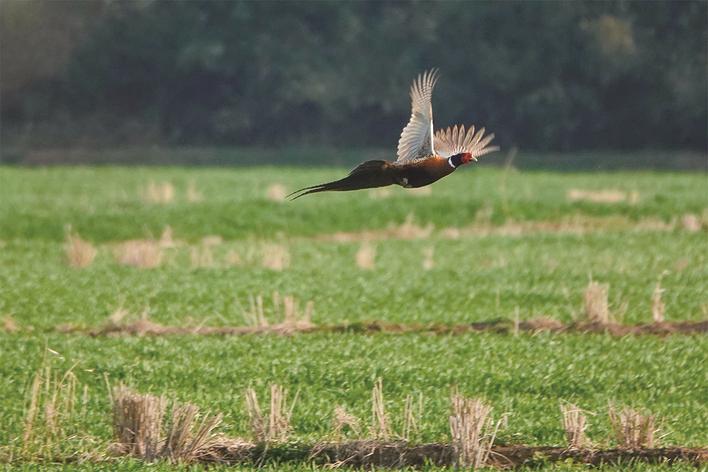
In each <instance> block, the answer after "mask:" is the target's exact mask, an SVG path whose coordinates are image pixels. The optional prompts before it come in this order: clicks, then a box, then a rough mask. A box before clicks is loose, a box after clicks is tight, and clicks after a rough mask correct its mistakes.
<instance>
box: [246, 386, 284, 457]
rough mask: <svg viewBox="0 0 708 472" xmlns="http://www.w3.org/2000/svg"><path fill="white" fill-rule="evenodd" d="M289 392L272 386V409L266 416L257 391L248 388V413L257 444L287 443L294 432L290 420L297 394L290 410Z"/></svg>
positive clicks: (280, 387) (270, 408)
mask: <svg viewBox="0 0 708 472" xmlns="http://www.w3.org/2000/svg"><path fill="white" fill-rule="evenodd" d="M287 396H288V391H287V390H286V389H284V388H283V387H282V386H280V385H277V384H272V385H271V386H270V407H269V409H268V413H267V414H265V413H264V412H263V410H262V409H261V407H260V405H259V403H258V397H257V395H256V391H255V390H254V389H253V388H250V387H249V388H247V389H246V391H245V398H246V411H247V412H248V417H249V419H250V425H251V434H252V435H253V439H254V441H255V442H257V443H261V444H266V443H272V442H285V441H287V439H288V435H289V434H290V431H291V430H292V427H291V424H290V420H291V418H292V414H293V408H294V406H295V403H296V402H297V394H295V398H294V399H293V402H292V403H291V404H290V407H289V408H288V402H287Z"/></svg>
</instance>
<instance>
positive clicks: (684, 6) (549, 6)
mask: <svg viewBox="0 0 708 472" xmlns="http://www.w3.org/2000/svg"><path fill="white" fill-rule="evenodd" d="M2 8H3V15H2V20H0V21H2V32H0V34H1V35H2V38H0V39H2V43H1V44H0V48H1V52H2V71H0V77H2V78H3V80H2V81H1V82H2V90H1V92H2V105H1V106H2V110H1V111H2V118H3V119H2V133H3V139H6V140H12V139H13V137H17V136H24V137H25V139H26V141H27V143H28V144H29V145H31V144H36V143H47V144H61V143H68V144H70V143H72V142H81V141H82V140H84V141H87V142H96V143H98V144H120V143H126V142H136V143H138V142H154V143H160V144H174V145H185V144H187V145H258V146H280V145H293V144H297V145H327V146H342V147H344V146H346V147H373V146H387V147H395V144H396V142H397V139H398V135H399V133H400V130H401V128H402V127H403V125H404V124H405V122H406V121H407V119H408V115H409V113H410V108H409V107H410V102H409V97H408V88H409V86H410V83H411V81H412V79H413V78H414V77H415V76H416V75H417V74H418V73H419V72H421V71H422V70H424V69H427V68H430V67H438V68H440V71H441V80H440V81H439V83H438V87H437V89H436V93H435V94H434V97H433V106H434V111H435V122H436V126H438V127H442V126H447V125H451V124H454V123H465V124H470V123H474V124H479V125H484V126H486V127H487V128H488V129H490V130H493V131H494V132H495V133H496V134H497V136H498V141H499V143H500V144H501V145H503V146H506V147H509V146H520V147H523V148H526V149H535V150H554V151H569V150H594V149H633V150H636V149H647V148H681V149H694V150H705V149H706V139H707V138H706V136H707V133H706V130H707V120H708V118H707V111H706V108H707V103H708V96H707V94H708V86H707V82H706V81H707V78H706V72H707V64H706V57H707V54H708V50H707V45H708V30H707V27H706V17H707V15H708V3H706V2H704V1H677V2H674V1H654V2H643V1H613V2H580V1H578V2H567V1H546V2H491V1H489V2H487V1H356V2H355V1H345V2H335V1H260V2H256V1H219V0H214V1H196V0H191V1H166V0H152V1H147V0H139V1H121V2H103V1H95V2H81V1H66V0H57V1H51V2H50V1H41V0H32V1H30V0H28V1H19V0H6V1H3V2H2ZM33 139H34V140H36V142H35V143H33V142H32V140H33Z"/></svg>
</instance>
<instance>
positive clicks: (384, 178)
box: [288, 69, 499, 200]
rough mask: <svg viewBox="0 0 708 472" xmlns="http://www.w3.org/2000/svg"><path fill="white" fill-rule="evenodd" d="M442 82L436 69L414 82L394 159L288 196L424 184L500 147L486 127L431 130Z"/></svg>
mask: <svg viewBox="0 0 708 472" xmlns="http://www.w3.org/2000/svg"><path fill="white" fill-rule="evenodd" d="M437 81H438V71H437V69H432V70H429V71H427V72H424V73H422V74H420V75H419V76H418V78H417V79H416V80H414V81H413V85H412V86H411V107H412V109H413V110H412V112H411V118H410V120H409V121H408V124H407V125H406V127H405V128H403V131H402V132H401V138H400V139H399V140H398V152H397V159H396V161H395V162H389V161H383V160H374V161H366V162H364V163H362V164H359V165H358V166H357V167H356V168H355V169H354V170H352V171H351V172H350V173H349V175H347V176H346V177H344V178H343V179H340V180H335V181H334V182H327V183H325V184H319V185H313V186H312V187H305V188H301V189H300V190H297V191H296V192H293V193H291V194H290V195H288V196H289V197H292V199H293V200H294V199H296V198H300V197H302V196H303V195H307V194H310V193H317V192H327V191H346V190H360V189H364V188H374V187H386V186H388V185H394V184H396V185H400V186H401V187H406V188H415V187H423V186H425V185H429V184H432V183H433V182H435V181H437V180H440V179H442V178H443V177H445V176H446V175H449V174H452V173H453V172H454V171H455V169H457V168H458V167H459V166H461V165H464V164H467V163H469V162H471V161H476V160H477V158H478V157H480V156H483V155H485V154H488V153H490V152H494V151H498V150H499V147H498V146H489V143H490V142H491V141H492V139H494V134H489V135H487V136H484V128H482V129H480V130H479V131H477V132H475V128H474V126H471V127H470V128H469V129H468V130H466V131H465V127H464V125H461V126H457V125H456V126H453V127H450V128H447V129H444V130H438V131H437V132H435V133H434V134H433V107H432V104H431V102H430V100H431V97H432V95H433V89H434V88H435V84H436V83H437Z"/></svg>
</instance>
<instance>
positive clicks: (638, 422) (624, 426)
mask: <svg viewBox="0 0 708 472" xmlns="http://www.w3.org/2000/svg"><path fill="white" fill-rule="evenodd" d="M608 413H609V417H610V424H611V425H612V430H613V431H614V434H615V439H616V440H617V444H618V445H619V446H620V447H623V448H627V449H640V448H653V447H654V445H655V438H656V433H658V432H659V430H658V429H657V428H656V425H655V422H656V417H655V416H654V415H651V414H648V413H646V414H645V413H643V412H641V411H639V410H635V409H633V408H629V407H624V408H623V409H622V410H619V411H618V410H617V408H616V407H615V406H614V405H610V407H609V411H608Z"/></svg>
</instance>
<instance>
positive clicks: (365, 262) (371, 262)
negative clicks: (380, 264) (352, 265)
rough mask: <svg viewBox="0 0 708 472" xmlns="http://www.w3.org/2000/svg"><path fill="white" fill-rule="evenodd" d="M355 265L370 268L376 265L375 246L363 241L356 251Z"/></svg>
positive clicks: (365, 268)
mask: <svg viewBox="0 0 708 472" xmlns="http://www.w3.org/2000/svg"><path fill="white" fill-rule="evenodd" d="M355 259H356V265H357V267H359V268H360V269H364V270H372V269H373V268H374V267H375V266H376V246H374V245H372V244H371V243H369V242H367V241H365V242H363V243H362V244H361V246H360V247H359V250H358V251H357V252H356V257H355Z"/></svg>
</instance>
